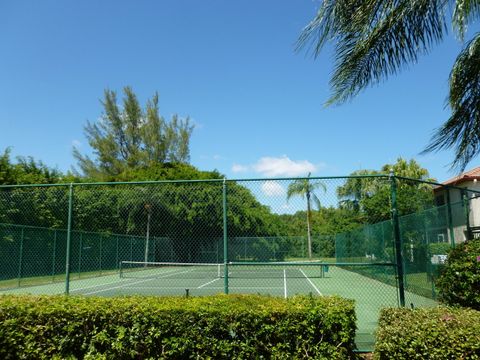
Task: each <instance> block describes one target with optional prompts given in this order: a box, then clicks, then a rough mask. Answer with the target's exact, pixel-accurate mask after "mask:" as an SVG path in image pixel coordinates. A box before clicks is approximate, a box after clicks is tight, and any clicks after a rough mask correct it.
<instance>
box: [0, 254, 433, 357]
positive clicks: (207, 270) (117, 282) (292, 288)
mask: <svg viewBox="0 0 480 360" xmlns="http://www.w3.org/2000/svg"><path fill="white" fill-rule="evenodd" d="M128 265H130V266H128ZM224 271H225V268H224V267H223V265H217V264H209V265H206V264H196V265H192V264H190V265H188V266H173V265H172V266H165V265H162V266H154V267H151V266H146V265H142V264H140V263H138V264H133V266H132V264H127V266H125V265H124V266H123V268H122V271H120V272H116V273H114V274H108V275H104V276H97V277H94V278H86V279H75V276H74V275H73V276H72V280H71V282H70V293H71V294H72V295H85V296H125V295H154V296H161V295H177V296H185V294H186V292H187V291H188V293H189V295H190V296H201V295H210V294H216V293H223V292H224V289H225V277H224V276H223V274H224ZM228 288H229V292H230V293H243V294H245V293H254V294H269V295H272V296H280V297H290V296H294V295H295V294H312V295H315V296H324V295H339V296H342V297H345V298H349V299H353V300H355V302H356V312H357V326H358V330H357V346H358V348H359V349H367V350H368V349H371V348H372V346H373V341H374V331H375V328H376V324H377V321H376V320H377V319H378V315H379V311H380V309H381V308H382V307H389V306H392V307H396V306H398V297H397V289H396V287H394V286H390V285H387V284H385V283H383V282H381V281H378V280H374V279H372V278H370V277H367V276H364V275H361V274H359V273H357V272H354V271H350V270H346V269H345V268H342V267H339V266H331V265H330V266H328V267H325V266H323V265H322V266H281V265H275V266H271V267H269V266H262V267H258V266H235V265H234V266H229V267H228ZM64 290H65V287H64V284H63V283H52V284H48V285H41V286H31V287H23V288H17V289H12V290H7V291H3V292H2V293H3V294H8V293H10V294H19V293H30V294H62V293H63V292H64ZM406 300H407V304H408V305H409V306H415V307H425V306H435V305H437V303H436V302H435V301H434V300H431V299H428V298H425V297H422V296H419V295H416V294H413V293H409V292H406Z"/></svg>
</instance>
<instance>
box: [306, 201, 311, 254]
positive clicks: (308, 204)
mask: <svg viewBox="0 0 480 360" xmlns="http://www.w3.org/2000/svg"><path fill="white" fill-rule="evenodd" d="M310 213H311V210H310V192H307V247H308V258H309V259H311V258H312V237H311V235H310V217H311V216H310Z"/></svg>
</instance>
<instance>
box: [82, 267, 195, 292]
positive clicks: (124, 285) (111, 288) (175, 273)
mask: <svg viewBox="0 0 480 360" xmlns="http://www.w3.org/2000/svg"><path fill="white" fill-rule="evenodd" d="M191 271H193V270H187V271H181V272H173V273H169V274H167V275H165V276H156V277H154V278H149V279H144V280H140V281H135V282H132V283H127V284H123V285H119V286H114V287H110V288H106V289H100V290H97V291H91V292H88V293H85V294H84V295H92V294H97V293H100V292H104V291H110V290H115V289H120V288H122V287H126V286H128V287H129V286H130V285H136V284H141V283H144V282H147V281H152V280H157V279H163V278H166V277H169V276H172V275H177V274H185V273H188V272H191Z"/></svg>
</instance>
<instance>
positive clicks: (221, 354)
mask: <svg viewBox="0 0 480 360" xmlns="http://www.w3.org/2000/svg"><path fill="white" fill-rule="evenodd" d="M354 337H355V312H354V304H353V302H352V301H350V300H344V299H341V298H338V297H307V296H305V297H293V298H290V299H288V300H285V299H281V298H275V297H262V296H256V295H238V296H237V295H217V296H211V297H191V298H188V299H185V298H179V297H120V298H95V297H74V296H71V297H63V296H50V297H48V296H1V297H0V358H1V359H17V358H24V359H40V358H44V359H50V358H55V357H57V358H62V359H63V358H71V359H76V358H86V359H93V358H95V359H147V358H170V359H188V358H192V359H193V358H194V359H197V358H202V359H204V358H217V359H234V358H237V359H251V358H258V359H262V358H276V359H287V358H288V359H292V358H325V359H349V358H352V357H353V356H354V353H353V351H354V348H355V345H354Z"/></svg>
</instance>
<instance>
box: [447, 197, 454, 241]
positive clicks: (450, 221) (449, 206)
mask: <svg viewBox="0 0 480 360" xmlns="http://www.w3.org/2000/svg"><path fill="white" fill-rule="evenodd" d="M447 221H448V231H449V233H450V245H451V246H452V248H454V247H455V232H454V231H453V216H452V204H451V202H450V189H449V188H447Z"/></svg>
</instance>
